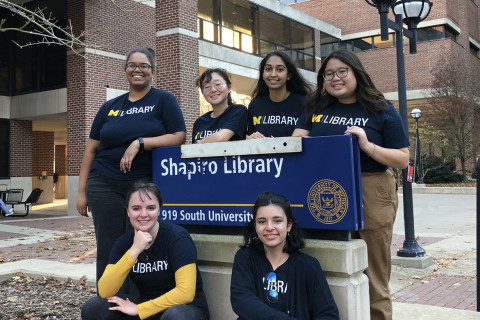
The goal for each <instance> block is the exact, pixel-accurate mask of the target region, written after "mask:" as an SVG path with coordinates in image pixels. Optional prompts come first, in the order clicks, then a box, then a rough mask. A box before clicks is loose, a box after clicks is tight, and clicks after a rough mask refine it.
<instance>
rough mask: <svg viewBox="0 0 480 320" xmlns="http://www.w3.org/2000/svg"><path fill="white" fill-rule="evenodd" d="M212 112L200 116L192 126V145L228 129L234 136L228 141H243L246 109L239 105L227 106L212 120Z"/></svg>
mask: <svg viewBox="0 0 480 320" xmlns="http://www.w3.org/2000/svg"><path fill="white" fill-rule="evenodd" d="M211 114H212V111H210V112H207V113H205V114H204V115H202V116H200V117H199V118H198V119H197V120H196V121H195V123H194V124H193V130H192V143H196V142H197V141H198V140H202V139H205V138H206V137H208V136H209V135H211V134H213V133H215V132H218V131H220V130H222V129H229V130H232V131H233V132H234V135H233V136H232V137H231V138H230V140H229V141H235V140H245V131H246V129H247V108H246V107H245V106H244V105H241V104H234V105H229V106H228V107H227V109H225V111H224V112H223V113H222V114H221V115H220V116H218V117H216V118H212V116H211Z"/></svg>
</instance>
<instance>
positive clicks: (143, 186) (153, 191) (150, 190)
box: [125, 181, 163, 209]
mask: <svg viewBox="0 0 480 320" xmlns="http://www.w3.org/2000/svg"><path fill="white" fill-rule="evenodd" d="M137 191H138V194H139V195H140V199H143V198H142V197H147V198H149V199H151V197H150V195H152V196H154V197H155V198H157V200H158V205H159V207H160V208H161V207H162V206H163V198H162V194H161V192H160V189H159V188H158V187H157V185H156V184H154V183H151V182H143V181H139V182H135V183H134V184H133V186H132V187H131V188H130V190H128V193H127V197H126V201H125V207H126V208H127V209H128V203H129V202H130V198H131V197H132V195H133V194H134V193H135V192H137Z"/></svg>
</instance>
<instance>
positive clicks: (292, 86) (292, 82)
mask: <svg viewBox="0 0 480 320" xmlns="http://www.w3.org/2000/svg"><path fill="white" fill-rule="evenodd" d="M273 56H277V57H279V58H280V59H282V61H283V63H285V66H286V67H287V72H288V73H290V79H289V80H287V90H288V91H290V92H294V93H298V94H300V95H302V96H306V95H307V94H308V93H309V92H310V91H311V87H310V84H308V82H307V80H305V78H304V77H303V76H302V75H301V74H300V72H299V71H298V69H297V67H296V66H295V63H294V62H293V61H292V59H291V58H290V56H288V55H287V54H286V53H285V52H282V51H272V52H270V53H269V54H267V55H266V56H265V58H263V59H262V61H261V62H260V66H259V70H258V71H259V75H258V81H257V85H256V87H255V89H254V90H253V93H252V99H255V98H256V97H263V96H266V95H268V93H269V91H268V86H267V84H266V83H265V80H263V71H264V70H265V65H266V64H267V60H268V59H270V58H271V57H273Z"/></svg>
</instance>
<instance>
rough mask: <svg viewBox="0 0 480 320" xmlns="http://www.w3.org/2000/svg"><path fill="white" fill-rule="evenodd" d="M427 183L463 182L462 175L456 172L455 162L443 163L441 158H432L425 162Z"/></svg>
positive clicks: (424, 179) (424, 169) (425, 159)
mask: <svg viewBox="0 0 480 320" xmlns="http://www.w3.org/2000/svg"><path fill="white" fill-rule="evenodd" d="M423 172H425V173H426V174H425V176H424V178H423V181H424V182H425V183H449V182H461V181H462V175H461V174H458V173H456V172H455V160H447V161H443V160H442V158H440V157H435V156H430V157H426V158H424V160H423Z"/></svg>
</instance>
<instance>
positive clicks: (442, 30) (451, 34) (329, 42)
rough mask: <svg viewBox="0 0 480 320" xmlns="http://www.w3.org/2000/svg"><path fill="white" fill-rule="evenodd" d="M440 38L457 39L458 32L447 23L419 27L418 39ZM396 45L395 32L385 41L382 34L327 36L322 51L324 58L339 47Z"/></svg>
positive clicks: (355, 50)
mask: <svg viewBox="0 0 480 320" xmlns="http://www.w3.org/2000/svg"><path fill="white" fill-rule="evenodd" d="M404 39H405V40H404V41H405V42H408V41H409V39H408V38H406V37H404ZM439 39H452V40H453V41H456V40H457V33H456V31H455V30H453V29H452V28H450V27H449V26H447V25H441V26H434V27H428V28H421V29H417V41H418V42H425V41H432V40H439ZM394 45H395V34H394V33H390V34H389V35H388V40H386V41H383V40H382V39H381V37H380V36H372V37H365V38H361V39H353V40H345V41H339V40H338V39H334V38H327V39H325V41H324V40H322V44H321V52H322V58H324V57H326V56H327V55H328V54H329V53H330V52H331V51H332V50H335V49H337V48H346V49H347V50H350V51H353V52H359V51H365V50H371V49H377V48H389V47H393V46H394Z"/></svg>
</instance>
